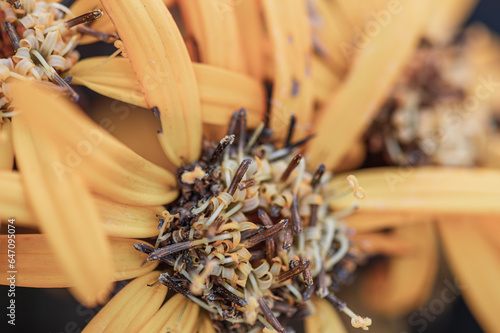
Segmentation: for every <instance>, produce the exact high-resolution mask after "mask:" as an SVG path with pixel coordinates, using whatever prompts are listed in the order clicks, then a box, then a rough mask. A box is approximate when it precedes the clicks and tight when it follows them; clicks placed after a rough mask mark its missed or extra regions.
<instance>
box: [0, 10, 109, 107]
mask: <svg viewBox="0 0 500 333" xmlns="http://www.w3.org/2000/svg"><path fill="white" fill-rule="evenodd" d="M65 14H71V12H70V10H69V9H68V8H66V7H65V6H63V5H61V4H58V3H47V2H45V1H36V0H32V1H24V2H23V4H21V3H20V2H19V1H1V2H0V18H1V20H2V21H3V22H4V23H3V25H2V26H1V30H2V44H3V48H2V50H1V53H0V56H1V57H2V58H1V59H0V80H1V82H5V81H6V80H7V78H9V77H14V78H18V79H22V80H25V79H34V80H35V81H38V82H52V83H54V84H55V85H51V86H53V87H55V88H57V89H60V90H62V91H64V92H65V93H66V94H68V95H69V96H70V97H71V98H72V99H73V100H77V99H78V95H77V94H76V92H75V91H74V90H73V89H72V88H71V87H70V85H69V83H68V82H67V81H66V80H64V79H62V78H61V76H60V75H59V74H60V73H61V72H63V71H65V70H68V69H69V68H71V67H72V66H73V65H74V64H75V63H76V61H78V59H79V58H80V54H79V53H78V51H76V50H75V47H76V46H77V45H78V41H79V39H80V37H81V34H80V33H79V31H78V30H77V29H76V28H75V27H76V26H77V25H79V24H83V23H87V22H91V21H93V20H96V19H98V18H100V17H101V16H102V12H101V11H100V10H94V11H91V12H89V13H86V14H84V15H81V16H78V17H75V18H73V19H70V20H64V19H63V17H64V15H65ZM8 103H9V100H8V99H7V98H6V97H5V96H4V95H3V93H2V96H1V97H0V108H2V109H6V108H7V107H8Z"/></svg>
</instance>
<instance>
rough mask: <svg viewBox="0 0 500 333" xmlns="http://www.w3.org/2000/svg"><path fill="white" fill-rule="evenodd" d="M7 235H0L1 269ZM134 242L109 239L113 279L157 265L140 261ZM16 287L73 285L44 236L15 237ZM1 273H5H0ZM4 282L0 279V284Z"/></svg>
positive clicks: (132, 240)
mask: <svg viewBox="0 0 500 333" xmlns="http://www.w3.org/2000/svg"><path fill="white" fill-rule="evenodd" d="M7 237H8V236H7V235H2V236H0V245H1V246H2V248H1V249H0V251H2V253H1V254H2V258H0V263H1V264H2V267H7V261H8V257H7V242H8V239H7ZM136 243H140V241H138V240H135V239H121V238H110V244H111V255H112V259H113V266H112V268H113V280H115V281H119V280H127V279H131V278H134V277H136V276H140V275H143V274H146V273H148V272H150V271H152V270H153V269H154V268H155V267H156V266H158V264H157V263H153V262H147V263H145V264H144V265H142V264H143V263H144V261H145V260H146V258H147V255H146V254H145V253H142V252H139V251H137V250H136V249H135V248H134V244H136ZM15 251H16V270H17V271H18V272H19V274H18V275H17V277H16V285H17V286H19V287H33V288H65V287H71V286H73V284H72V282H71V279H70V278H69V276H68V275H67V274H66V273H65V272H64V269H63V268H62V267H61V265H59V263H58V261H57V256H56V255H55V253H54V250H53V249H52V247H51V246H50V245H49V242H48V240H47V237H46V236H45V235H39V234H34V235H29V234H21V235H16V248H15ZM1 274H5V272H2V273H1ZM7 282H8V281H7V280H6V279H5V278H4V277H3V276H2V281H1V284H6V283H7Z"/></svg>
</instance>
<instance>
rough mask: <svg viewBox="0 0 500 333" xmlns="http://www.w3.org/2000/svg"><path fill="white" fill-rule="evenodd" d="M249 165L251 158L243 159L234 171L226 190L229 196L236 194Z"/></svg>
mask: <svg viewBox="0 0 500 333" xmlns="http://www.w3.org/2000/svg"><path fill="white" fill-rule="evenodd" d="M250 163H252V159H251V158H245V159H244V160H243V162H241V164H240V166H239V167H238V170H236V173H235V175H234V177H233V181H232V182H231V185H230V186H229V188H228V189H227V193H229V194H230V195H234V193H235V192H236V188H237V187H238V184H239V183H240V182H241V179H243V176H244V175H245V173H246V172H247V170H248V167H249V166H250Z"/></svg>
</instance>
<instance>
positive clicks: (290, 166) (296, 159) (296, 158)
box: [281, 154, 302, 183]
mask: <svg viewBox="0 0 500 333" xmlns="http://www.w3.org/2000/svg"><path fill="white" fill-rule="evenodd" d="M300 160H302V155H300V154H297V155H295V156H294V157H293V158H292V160H291V161H290V163H289V164H288V167H287V168H286V170H285V171H284V172H283V175H282V176H281V182H282V183H284V182H286V181H287V179H288V177H290V174H291V173H292V171H293V170H294V169H295V168H296V167H297V166H298V165H299V163H300Z"/></svg>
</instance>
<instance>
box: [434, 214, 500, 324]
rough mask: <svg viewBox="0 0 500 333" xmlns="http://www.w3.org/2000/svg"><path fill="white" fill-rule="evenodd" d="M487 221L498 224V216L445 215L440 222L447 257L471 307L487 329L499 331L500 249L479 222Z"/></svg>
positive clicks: (480, 322)
mask: <svg viewBox="0 0 500 333" xmlns="http://www.w3.org/2000/svg"><path fill="white" fill-rule="evenodd" d="M488 220H489V221H490V223H498V219H494V220H493V219H491V218H486V219H483V218H480V219H478V218H476V217H473V218H471V217H463V216H454V217H451V218H446V219H444V218H443V219H441V220H440V221H439V231H440V234H441V239H442V242H443V246H444V251H445V254H446V258H447V259H448V262H449V264H450V266H451V269H452V271H453V272H454V274H455V276H456V277H457V279H458V288H460V292H461V293H462V294H463V297H464V299H465V301H466V303H467V306H468V308H469V309H470V310H471V312H472V313H473V314H474V317H475V318H476V319H477V320H478V322H479V324H480V325H481V327H482V328H483V329H484V330H485V331H486V332H496V331H497V330H498V309H499V308H500V285H499V284H498V281H499V279H500V264H499V263H500V261H499V257H498V254H499V253H500V252H499V251H498V247H495V245H494V244H492V243H491V242H489V241H488V239H487V237H485V235H484V234H482V233H481V230H480V226H478V225H477V223H476V222H477V221H482V222H483V223H486V221H488ZM495 229H497V228H495ZM495 236H498V235H495ZM497 244H498V243H497Z"/></svg>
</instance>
